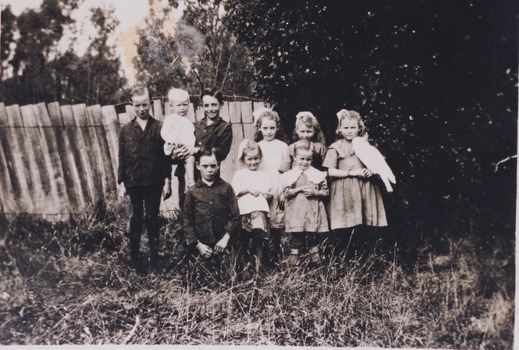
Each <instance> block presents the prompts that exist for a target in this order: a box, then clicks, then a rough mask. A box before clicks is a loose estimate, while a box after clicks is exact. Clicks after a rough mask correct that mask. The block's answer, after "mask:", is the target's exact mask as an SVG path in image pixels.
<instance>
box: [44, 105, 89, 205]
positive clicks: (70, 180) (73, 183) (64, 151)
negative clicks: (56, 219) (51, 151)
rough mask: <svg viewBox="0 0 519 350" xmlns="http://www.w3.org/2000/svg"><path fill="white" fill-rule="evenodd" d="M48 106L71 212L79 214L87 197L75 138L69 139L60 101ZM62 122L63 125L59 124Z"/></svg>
mask: <svg viewBox="0 0 519 350" xmlns="http://www.w3.org/2000/svg"><path fill="white" fill-rule="evenodd" d="M47 107H48V110H49V116H50V120H51V123H52V125H54V126H55V127H54V132H55V134H56V146H57V148H58V154H59V157H60V160H61V165H62V167H63V175H64V180H65V186H66V191H67V195H68V200H69V204H68V206H69V213H71V214H77V213H80V212H81V210H82V209H83V208H84V207H85V198H84V196H83V190H82V188H81V177H80V175H79V174H80V172H79V170H78V166H77V164H76V163H77V162H80V159H79V156H78V157H77V160H76V158H75V157H74V155H75V154H76V153H75V152H74V147H73V146H72V143H74V142H75V140H72V142H71V140H70V139H69V133H68V132H67V130H66V129H65V127H64V126H63V125H64V124H63V118H62V114H61V108H60V105H59V103H58V102H52V103H49V104H48V106H47ZM60 124H61V126H59V125H60Z"/></svg>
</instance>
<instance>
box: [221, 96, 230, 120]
mask: <svg viewBox="0 0 519 350" xmlns="http://www.w3.org/2000/svg"><path fill="white" fill-rule="evenodd" d="M229 113H230V112H229V102H227V101H224V102H223V104H222V107H220V117H221V118H222V119H223V120H225V121H226V122H228V121H229V120H230V119H229Z"/></svg>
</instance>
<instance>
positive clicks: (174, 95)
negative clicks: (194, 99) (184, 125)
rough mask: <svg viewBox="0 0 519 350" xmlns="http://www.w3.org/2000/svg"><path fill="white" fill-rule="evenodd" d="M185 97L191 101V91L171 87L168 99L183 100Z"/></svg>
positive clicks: (171, 100) (170, 100)
mask: <svg viewBox="0 0 519 350" xmlns="http://www.w3.org/2000/svg"><path fill="white" fill-rule="evenodd" d="M184 99H186V100H188V101H189V93H188V92H187V91H186V90H183V89H178V88H171V89H169V92H168V101H169V102H173V101H183V100H184Z"/></svg>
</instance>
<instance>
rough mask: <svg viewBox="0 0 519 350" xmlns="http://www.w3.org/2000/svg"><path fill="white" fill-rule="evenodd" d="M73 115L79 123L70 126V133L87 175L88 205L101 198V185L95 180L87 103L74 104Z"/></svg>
mask: <svg viewBox="0 0 519 350" xmlns="http://www.w3.org/2000/svg"><path fill="white" fill-rule="evenodd" d="M72 115H73V118H74V120H75V121H76V123H77V125H76V127H74V128H70V131H71V134H69V137H70V140H71V142H74V140H75V143H76V145H77V148H78V150H79V153H80V158H81V166H82V168H83V171H84V174H85V175H86V179H85V180H87V181H85V182H84V183H83V187H84V186H85V185H86V186H87V188H88V194H89V195H88V197H86V198H88V201H87V202H86V203H85V204H86V205H87V206H88V205H93V203H95V202H96V201H97V200H98V198H99V189H98V188H99V187H98V185H99V184H98V183H97V182H96V181H95V176H94V171H95V166H96V162H95V157H94V155H93V154H92V153H93V152H92V150H91V149H90V144H89V138H90V135H89V132H88V130H87V129H88V128H87V127H86V126H87V125H86V124H87V123H88V117H87V115H86V107H85V105H82V104H78V105H73V106H72Z"/></svg>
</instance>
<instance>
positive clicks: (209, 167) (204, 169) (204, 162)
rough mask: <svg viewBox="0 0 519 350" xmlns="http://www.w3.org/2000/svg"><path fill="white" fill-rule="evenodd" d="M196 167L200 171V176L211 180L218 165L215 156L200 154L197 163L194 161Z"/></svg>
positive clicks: (216, 171)
mask: <svg viewBox="0 0 519 350" xmlns="http://www.w3.org/2000/svg"><path fill="white" fill-rule="evenodd" d="M196 168H197V169H198V170H199V171H200V175H201V176H202V178H204V179H205V180H206V181H213V180H214V179H215V177H216V174H217V173H218V169H219V168H220V166H219V165H218V162H217V161H216V158H215V156H214V155H211V156H201V157H200V160H199V161H198V163H196Z"/></svg>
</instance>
